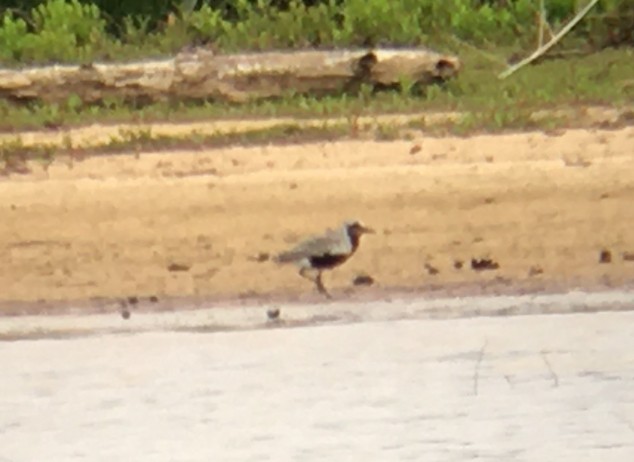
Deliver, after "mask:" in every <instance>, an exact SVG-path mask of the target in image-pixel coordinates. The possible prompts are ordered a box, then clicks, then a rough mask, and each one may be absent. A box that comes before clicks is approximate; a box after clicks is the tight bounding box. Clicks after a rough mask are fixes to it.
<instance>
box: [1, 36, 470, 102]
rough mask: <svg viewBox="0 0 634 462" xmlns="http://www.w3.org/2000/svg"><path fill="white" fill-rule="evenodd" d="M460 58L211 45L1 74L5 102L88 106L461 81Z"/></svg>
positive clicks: (415, 51)
mask: <svg viewBox="0 0 634 462" xmlns="http://www.w3.org/2000/svg"><path fill="white" fill-rule="evenodd" d="M459 68H460V63H459V60H458V59H457V58H456V57H454V56H446V55H442V54H439V53H435V52H433V51H430V50H427V49H421V48H407V49H360V50H338V51H317V50H310V51H275V52H266V53H265V52H263V53H246V54H236V55H219V54H215V53H214V52H212V51H209V50H207V49H204V48H198V49H193V50H190V51H184V52H181V53H179V54H178V55H176V56H175V57H173V58H170V59H164V60H157V61H145V62H133V63H125V64H115V63H101V64H98V63H95V64H88V65H81V66H79V65H54V66H45V67H35V68H28V69H20V70H18V69H1V70H0V97H2V98H5V99H8V100H12V101H17V102H20V101H33V100H36V101H37V100H39V101H44V102H64V101H67V100H68V98H69V97H70V96H71V95H76V96H78V97H79V98H81V100H82V101H84V102H98V101H102V100H103V99H104V98H107V97H117V98H123V99H125V100H133V101H161V100H170V99H209V100H217V101H229V102H245V101H249V100H256V99H263V98H272V97H280V96H283V95H285V94H288V93H289V92H294V93H298V94H310V95H323V94H329V93H336V92H341V91H347V90H354V89H355V88H356V87H358V85H359V84H361V83H367V84H370V85H373V86H394V85H397V84H398V83H399V82H401V81H403V80H404V79H406V80H407V81H408V82H411V83H414V84H419V85H421V84H422V85H425V84H429V83H431V82H433V81H436V80H439V79H440V80H444V79H447V78H450V77H452V76H454V75H455V74H456V73H457V72H458V70H459Z"/></svg>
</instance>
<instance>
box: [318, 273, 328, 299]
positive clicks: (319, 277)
mask: <svg viewBox="0 0 634 462" xmlns="http://www.w3.org/2000/svg"><path fill="white" fill-rule="evenodd" d="M315 284H316V285H317V290H318V291H319V293H321V294H323V295H325V296H326V297H327V298H332V296H331V295H330V294H329V293H328V291H327V290H326V288H325V287H324V283H323V282H322V280H321V271H320V272H319V273H317V277H316V278H315Z"/></svg>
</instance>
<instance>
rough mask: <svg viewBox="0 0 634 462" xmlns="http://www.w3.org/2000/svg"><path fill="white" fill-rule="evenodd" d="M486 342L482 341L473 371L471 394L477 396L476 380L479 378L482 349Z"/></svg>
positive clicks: (482, 355)
mask: <svg viewBox="0 0 634 462" xmlns="http://www.w3.org/2000/svg"><path fill="white" fill-rule="evenodd" d="M487 342H488V340H485V341H484V344H483V345H482V348H480V354H478V360H477V361H476V365H475V370H474V371H473V394H474V395H476V396H478V378H479V376H480V363H481V362H482V358H483V357H484V349H485V348H486V346H487Z"/></svg>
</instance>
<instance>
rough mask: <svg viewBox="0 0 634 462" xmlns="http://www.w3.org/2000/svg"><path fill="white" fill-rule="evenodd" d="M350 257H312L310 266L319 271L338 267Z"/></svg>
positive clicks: (327, 255)
mask: <svg viewBox="0 0 634 462" xmlns="http://www.w3.org/2000/svg"><path fill="white" fill-rule="evenodd" d="M348 257H349V255H329V254H326V255H319V256H315V257H310V266H312V267H313V268H317V269H328V268H333V267H335V266H337V265H341V264H342V263H343V262H344V261H346V260H347V259H348Z"/></svg>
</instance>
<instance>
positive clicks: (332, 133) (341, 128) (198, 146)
mask: <svg viewBox="0 0 634 462" xmlns="http://www.w3.org/2000/svg"><path fill="white" fill-rule="evenodd" d="M585 116H586V114H585V108H582V107H579V108H576V109H573V110H572V111H569V112H567V113H562V112H548V111H546V112H543V111H542V113H541V114H540V113H536V112H533V111H530V110H526V109H517V108H516V109H513V110H509V111H489V112H479V113H465V114H462V115H458V116H457V117H456V116H455V115H454V116H453V117H452V116H447V117H444V118H438V119H430V118H429V117H425V116H411V117H409V118H406V119H404V120H400V121H394V120H381V119H379V118H375V119H374V120H373V119H372V118H369V119H368V118H363V119H361V118H359V117H349V118H347V119H343V120H344V121H342V122H341V121H339V122H337V121H335V122H332V123H325V122H324V123H321V124H315V123H314V121H312V122H311V123H303V122H301V121H299V122H296V123H280V124H278V125H274V126H271V127H267V128H257V129H245V130H241V131H228V132H222V131H215V132H213V133H200V132H195V131H194V132H191V133H185V134H178V135H174V134H161V133H158V134H157V133H152V130H151V129H145V128H140V129H120V130H119V133H118V134H117V135H113V136H111V137H110V139H109V140H108V141H107V142H105V143H101V144H95V145H87V146H75V145H74V143H73V140H72V138H71V135H70V134H67V135H65V137H64V138H63V141H62V143H61V144H52V143H49V144H33V145H26V144H25V143H23V141H22V139H21V137H20V136H19V135H18V136H16V137H14V138H13V139H9V140H6V141H4V142H1V143H0V176H2V175H5V176H6V175H11V174H27V173H30V172H31V163H32V162H33V161H35V162H37V163H39V164H40V165H41V166H42V168H43V169H44V170H47V169H48V167H49V166H50V165H51V164H52V163H53V162H54V161H55V160H57V159H59V158H62V157H64V158H65V160H66V162H67V164H68V166H69V167H71V168H72V166H73V165H74V162H76V161H81V160H82V159H84V158H85V157H87V156H94V155H104V154H129V153H134V154H136V155H140V153H141V152H158V151H171V150H177V149H187V150H203V149H217V148H222V147H227V146H236V145H239V146H248V145H262V144H276V145H284V144H285V145H288V144H299V143H307V142H316V141H335V140H340V139H373V140H377V141H394V140H412V139H414V138H415V137H416V136H417V135H418V136H420V135H421V134H422V135H424V136H427V137H433V136H447V135H457V136H469V135H473V134H479V133H485V132H486V133H500V132H509V131H511V132H512V131H522V130H525V129H527V128H530V129H541V130H544V131H546V132H549V131H550V132H554V131H556V130H557V129H561V128H567V127H571V126H582V125H583V124H586V125H588V124H592V121H591V120H590V119H588V118H587V117H585ZM632 123H634V110H629V111H628V110H624V111H622V112H621V115H620V116H619V117H618V118H617V120H616V121H613V122H609V123H604V124H603V127H604V128H617V127H619V126H623V125H631V124H632Z"/></svg>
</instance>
